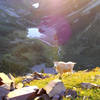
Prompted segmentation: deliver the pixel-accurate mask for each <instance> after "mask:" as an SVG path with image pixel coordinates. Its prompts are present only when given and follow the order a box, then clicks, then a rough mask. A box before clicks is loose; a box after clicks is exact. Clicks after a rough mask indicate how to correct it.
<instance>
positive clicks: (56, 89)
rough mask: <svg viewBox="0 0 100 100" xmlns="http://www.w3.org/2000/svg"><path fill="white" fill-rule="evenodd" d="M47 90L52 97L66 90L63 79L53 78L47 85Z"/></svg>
mask: <svg viewBox="0 0 100 100" xmlns="http://www.w3.org/2000/svg"><path fill="white" fill-rule="evenodd" d="M45 89H46V92H47V94H48V95H49V96H50V97H53V96H55V95H56V94H59V93H61V92H62V91H66V89H65V86H64V84H63V82H62V81H61V80H58V79H56V80H53V81H51V82H50V83H49V84H48V85H47V86H46V87H45Z"/></svg>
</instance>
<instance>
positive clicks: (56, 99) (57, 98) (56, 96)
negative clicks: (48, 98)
mask: <svg viewBox="0 0 100 100" xmlns="http://www.w3.org/2000/svg"><path fill="white" fill-rule="evenodd" d="M59 99H60V96H59V95H58V94H57V95H55V96H54V97H53V98H52V100H59Z"/></svg>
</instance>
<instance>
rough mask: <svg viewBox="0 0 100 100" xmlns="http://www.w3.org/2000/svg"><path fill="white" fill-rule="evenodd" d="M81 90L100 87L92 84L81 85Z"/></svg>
mask: <svg viewBox="0 0 100 100" xmlns="http://www.w3.org/2000/svg"><path fill="white" fill-rule="evenodd" d="M80 85H81V87H82V88H85V89H91V88H100V85H97V84H93V83H81V84H80Z"/></svg>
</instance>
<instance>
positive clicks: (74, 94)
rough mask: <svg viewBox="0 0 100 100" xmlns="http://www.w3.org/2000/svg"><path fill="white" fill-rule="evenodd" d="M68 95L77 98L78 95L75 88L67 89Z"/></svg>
mask: <svg viewBox="0 0 100 100" xmlns="http://www.w3.org/2000/svg"><path fill="white" fill-rule="evenodd" d="M66 96H67V97H69V96H70V97H72V98H76V97H77V92H76V91H75V90H71V89H67V90H66Z"/></svg>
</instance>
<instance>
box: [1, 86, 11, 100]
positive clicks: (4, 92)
mask: <svg viewBox="0 0 100 100" xmlns="http://www.w3.org/2000/svg"><path fill="white" fill-rule="evenodd" d="M9 92H10V91H9V90H8V89H6V88H4V87H1V86H0V100H2V99H1V98H3V97H5V96H6V95H7V94H8V93H9Z"/></svg>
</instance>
